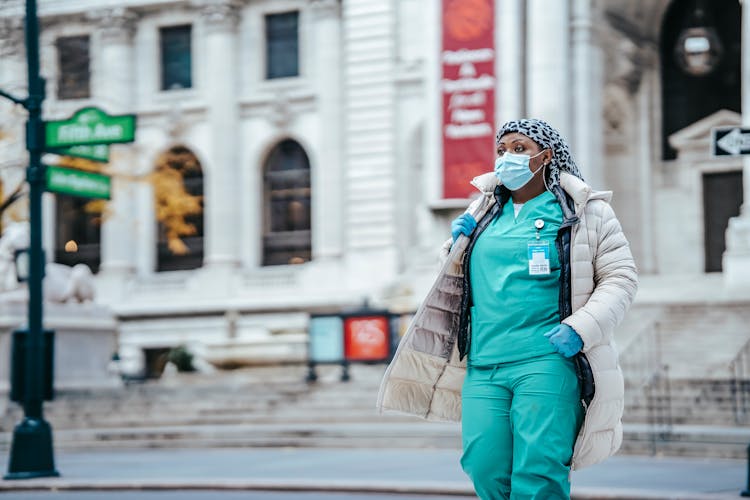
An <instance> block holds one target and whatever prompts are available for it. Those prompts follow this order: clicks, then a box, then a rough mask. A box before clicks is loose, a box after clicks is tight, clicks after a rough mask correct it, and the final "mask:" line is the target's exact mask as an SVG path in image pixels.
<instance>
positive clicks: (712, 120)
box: [669, 109, 742, 157]
mask: <svg viewBox="0 0 750 500" xmlns="http://www.w3.org/2000/svg"><path fill="white" fill-rule="evenodd" d="M741 124H742V115H740V114H739V113H735V112H734V111H730V110H728V109H721V110H719V111H717V112H716V113H714V114H712V115H709V116H707V117H705V118H702V119H700V120H698V121H697V122H695V123H693V124H691V125H688V126H687V127H685V128H683V129H682V130H678V131H677V132H675V133H674V134H672V135H670V136H669V145H670V146H672V147H673V148H675V149H676V150H677V156H678V157H679V156H680V155H681V152H682V151H693V152H695V151H701V150H702V151H705V154H706V156H709V155H710V148H711V130H712V129H713V128H715V127H738V126H740V125H741Z"/></svg>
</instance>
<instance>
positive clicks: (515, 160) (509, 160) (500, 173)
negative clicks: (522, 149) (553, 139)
mask: <svg viewBox="0 0 750 500" xmlns="http://www.w3.org/2000/svg"><path fill="white" fill-rule="evenodd" d="M543 152H544V150H542V151H540V152H538V153H537V154H535V155H534V156H529V155H518V154H514V153H508V152H507V151H506V152H505V154H504V155H503V156H500V157H498V158H497V159H496V160H495V175H497V177H498V178H499V179H500V182H502V183H503V185H504V186H505V187H507V188H508V189H510V190H511V191H516V190H518V189H521V188H522V187H524V186H525V185H526V184H528V183H529V181H530V180H531V179H533V178H534V176H535V175H536V174H537V172H539V171H540V170H541V169H542V167H544V164H542V165H540V166H539V168H537V169H536V170H535V171H533V172H532V171H531V170H529V161H530V160H531V159H532V158H536V157H537V156H539V155H540V154H542V153H543Z"/></svg>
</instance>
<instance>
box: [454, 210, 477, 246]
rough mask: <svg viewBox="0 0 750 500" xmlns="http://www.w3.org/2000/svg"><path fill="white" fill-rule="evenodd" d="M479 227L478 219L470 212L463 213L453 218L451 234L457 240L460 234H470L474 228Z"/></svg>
mask: <svg viewBox="0 0 750 500" xmlns="http://www.w3.org/2000/svg"><path fill="white" fill-rule="evenodd" d="M476 227H477V221H476V219H474V217H473V216H472V215H471V214H470V213H463V214H461V215H459V216H458V217H456V218H455V219H453V222H451V236H452V237H453V241H454V242H455V241H456V240H457V239H458V237H459V235H462V234H463V235H465V236H469V235H470V234H471V232H472V231H474V228H476Z"/></svg>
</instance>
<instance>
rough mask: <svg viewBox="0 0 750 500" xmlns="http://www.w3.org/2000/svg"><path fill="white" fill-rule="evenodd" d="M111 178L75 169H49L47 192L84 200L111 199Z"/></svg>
mask: <svg viewBox="0 0 750 500" xmlns="http://www.w3.org/2000/svg"><path fill="white" fill-rule="evenodd" d="M110 187H111V180H110V178H109V176H107V175H103V174H97V173H95V172H86V171H84V170H76V169H74V168H63V167H52V166H48V167H47V191H52V192H54V193H62V194H69V195H73V196H80V197H82V198H97V199H104V200H108V199H109V198H110V190H111V189H110Z"/></svg>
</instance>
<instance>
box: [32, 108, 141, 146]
mask: <svg viewBox="0 0 750 500" xmlns="http://www.w3.org/2000/svg"><path fill="white" fill-rule="evenodd" d="M44 136H45V146H46V147H47V148H64V147H68V146H79V145H86V144H112V143H116V142H133V141H134V140H135V115H117V116H110V115H108V114H107V113H105V112H104V111H102V110H101V109H99V108H94V107H90V108H83V109H79V110H78V111H76V112H75V113H74V114H73V116H71V117H70V118H69V119H67V120H57V121H51V122H45V124H44Z"/></svg>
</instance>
